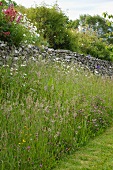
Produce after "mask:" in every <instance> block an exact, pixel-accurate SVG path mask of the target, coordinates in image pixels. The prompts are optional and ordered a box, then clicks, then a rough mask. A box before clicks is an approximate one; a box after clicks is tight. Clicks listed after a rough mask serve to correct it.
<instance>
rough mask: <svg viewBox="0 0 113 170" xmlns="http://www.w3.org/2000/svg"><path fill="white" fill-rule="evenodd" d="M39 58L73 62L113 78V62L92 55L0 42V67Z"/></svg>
mask: <svg viewBox="0 0 113 170" xmlns="http://www.w3.org/2000/svg"><path fill="white" fill-rule="evenodd" d="M39 58H41V59H46V58H47V59H49V60H52V61H57V62H58V61H59V62H62V61H63V62H68V63H70V62H71V61H73V62H74V63H77V64H79V65H80V66H82V67H84V68H87V69H89V70H90V71H91V72H94V73H96V74H100V75H107V76H110V77H113V62H110V61H106V60H100V59H97V58H94V57H91V56H90V55H87V56H84V55H83V54H78V53H76V52H72V51H69V50H61V49H60V50H54V49H51V48H48V47H45V48H43V49H39V48H38V47H36V46H33V45H22V46H20V47H18V48H16V47H9V46H8V45H7V43H4V42H1V41H0V66H3V65H7V64H8V63H10V64H11V65H12V66H13V65H15V64H16V63H17V61H19V60H20V59H21V61H22V62H23V63H26V62H27V61H28V60H29V59H32V60H33V61H37V60H38V59H39Z"/></svg>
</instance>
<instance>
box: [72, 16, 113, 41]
mask: <svg viewBox="0 0 113 170" xmlns="http://www.w3.org/2000/svg"><path fill="white" fill-rule="evenodd" d="M75 21H76V20H75ZM75 21H74V22H75ZM74 22H73V24H74ZM75 23H77V24H78V28H79V27H81V28H82V31H84V32H86V31H87V30H89V31H92V32H95V33H96V34H97V36H98V37H100V38H103V40H105V41H106V40H107V41H108V42H109V43H111V42H113V37H109V36H108V34H109V33H111V32H113V25H108V24H107V23H108V20H106V19H105V18H103V17H101V16H99V15H94V16H91V15H86V14H85V15H80V18H79V21H78V20H77V21H76V22H75ZM73 24H72V27H73ZM76 26H77V25H76Z"/></svg>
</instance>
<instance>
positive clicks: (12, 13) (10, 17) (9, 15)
mask: <svg viewBox="0 0 113 170" xmlns="http://www.w3.org/2000/svg"><path fill="white" fill-rule="evenodd" d="M9 2H10V3H9V4H8V3H7V1H1V5H0V39H1V40H2V41H5V42H7V43H8V44H9V45H10V46H12V45H15V46H19V45H20V44H21V43H25V42H27V43H38V42H39V34H37V33H36V31H37V28H36V27H34V25H33V24H31V23H30V22H29V20H28V19H27V17H26V16H25V15H23V14H21V13H19V12H17V11H16V10H15V7H14V5H13V4H12V3H11V1H9ZM7 5H8V6H7Z"/></svg>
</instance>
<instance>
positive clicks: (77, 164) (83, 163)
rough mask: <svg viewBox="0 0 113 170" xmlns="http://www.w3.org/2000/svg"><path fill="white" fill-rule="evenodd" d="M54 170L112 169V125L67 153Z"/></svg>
mask: <svg viewBox="0 0 113 170" xmlns="http://www.w3.org/2000/svg"><path fill="white" fill-rule="evenodd" d="M55 170H113V127H111V128H108V129H107V131H106V132H105V133H104V134H102V135H99V136H98V137H96V138H95V139H94V140H92V141H90V142H89V144H87V145H86V146H84V147H82V148H81V149H79V150H78V151H76V153H74V154H73V155H68V156H67V157H66V158H65V159H64V160H62V161H61V163H60V164H59V165H58V166H57V168H56V169H55Z"/></svg>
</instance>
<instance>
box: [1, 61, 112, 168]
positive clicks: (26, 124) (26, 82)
mask: <svg viewBox="0 0 113 170" xmlns="http://www.w3.org/2000/svg"><path fill="white" fill-rule="evenodd" d="M112 91H113V85H112V80H110V79H109V78H104V79H103V78H101V77H96V76H95V75H92V74H91V73H89V72H87V71H84V70H82V69H80V68H79V67H77V65H75V64H72V65H67V64H66V63H50V62H48V61H45V62H44V61H42V62H41V61H39V62H37V63H34V62H33V63H29V64H28V65H27V67H26V66H24V65H21V66H20V67H18V69H17V68H11V69H10V68H9V67H1V68H0V94H1V95H0V108H1V110H0V116H1V118H0V120H1V121H0V123H1V124H0V126H1V129H0V130H1V131H0V134H1V160H0V165H1V168H0V169H2V170H7V169H9V170H14V169H26V170H33V169H36V170H37V169H38V170H40V169H42V170H45V169H46V170H51V169H52V168H53V167H55V165H56V163H57V161H58V160H59V159H61V158H62V157H63V156H64V155H66V154H68V153H72V152H73V151H75V150H77V149H78V148H79V147H80V146H83V145H84V144H86V143H87V142H88V141H89V139H90V138H92V137H95V136H96V135H99V134H100V133H102V132H103V131H104V130H105V129H106V128H107V127H109V126H110V124H111V123H112V122H113V107H112V101H113V95H112V93H111V92H112ZM103 94H104V95H103Z"/></svg>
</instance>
